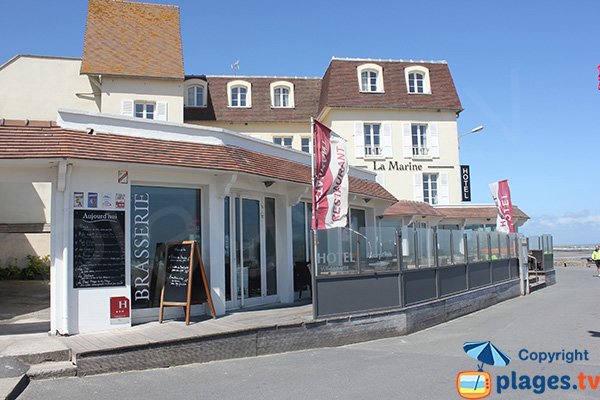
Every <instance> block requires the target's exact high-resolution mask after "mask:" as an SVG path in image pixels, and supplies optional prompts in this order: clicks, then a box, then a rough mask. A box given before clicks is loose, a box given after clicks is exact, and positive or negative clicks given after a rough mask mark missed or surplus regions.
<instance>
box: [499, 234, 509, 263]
mask: <svg viewBox="0 0 600 400" xmlns="http://www.w3.org/2000/svg"><path fill="white" fill-rule="evenodd" d="M498 247H499V251H500V254H499V255H498V258H510V256H509V253H508V234H506V233H499V234H498Z"/></svg>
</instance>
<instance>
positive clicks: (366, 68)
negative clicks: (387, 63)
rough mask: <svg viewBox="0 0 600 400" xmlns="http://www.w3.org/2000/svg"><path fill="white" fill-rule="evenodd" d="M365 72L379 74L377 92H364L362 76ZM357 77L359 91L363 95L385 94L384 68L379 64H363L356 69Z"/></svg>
mask: <svg viewBox="0 0 600 400" xmlns="http://www.w3.org/2000/svg"><path fill="white" fill-rule="evenodd" d="M364 72H375V73H376V74H377V80H376V83H375V85H376V90H363V87H362V74H363V73H364ZM356 77H357V79H358V91H359V92H361V93H384V88H383V67H382V66H381V65H378V64H371V63H369V64H362V65H359V66H358V67H356Z"/></svg>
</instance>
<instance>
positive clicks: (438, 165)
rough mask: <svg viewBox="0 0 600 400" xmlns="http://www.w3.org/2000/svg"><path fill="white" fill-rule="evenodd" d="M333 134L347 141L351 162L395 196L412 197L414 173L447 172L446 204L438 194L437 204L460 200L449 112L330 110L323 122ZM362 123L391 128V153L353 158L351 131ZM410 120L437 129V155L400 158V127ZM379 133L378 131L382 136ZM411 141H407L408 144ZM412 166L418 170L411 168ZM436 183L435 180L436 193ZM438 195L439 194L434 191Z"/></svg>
mask: <svg viewBox="0 0 600 400" xmlns="http://www.w3.org/2000/svg"><path fill="white" fill-rule="evenodd" d="M323 122H324V123H325V124H326V125H327V126H330V127H331V129H333V130H334V131H335V132H336V133H338V134H339V135H341V136H343V137H344V138H346V140H348V153H349V155H350V156H349V158H350V160H352V161H351V164H352V165H356V166H364V167H365V168H367V169H369V170H371V171H377V172H378V173H380V176H381V178H382V181H381V182H382V184H383V186H384V187H385V188H386V189H387V190H388V191H390V192H391V193H392V194H393V195H394V196H396V197H397V198H398V199H405V200H416V199H417V197H416V194H415V185H414V179H415V178H414V175H415V174H423V173H439V174H448V198H447V200H446V203H444V202H443V200H442V199H441V197H440V196H439V197H440V204H457V203H460V202H461V180H460V161H459V152H458V131H457V124H456V115H455V113H453V112H450V111H439V112H436V111H398V110H381V109H377V110H365V109H348V110H345V109H344V110H341V109H333V110H331V111H330V112H328V113H327V114H326V116H325V119H324V121H323ZM363 123H379V124H382V129H383V124H389V126H390V128H391V155H390V156H387V157H385V156H378V157H362V158H357V153H356V151H355V150H356V148H355V143H356V140H355V136H356V135H355V131H356V127H357V125H358V126H360V127H362V124H363ZM412 123H419V124H433V125H435V126H436V128H437V133H438V142H439V143H438V144H439V157H429V158H413V157H412V156H411V157H404V154H403V147H404V145H405V142H406V141H405V140H404V134H403V132H404V126H405V125H406V124H408V125H410V124H412ZM382 136H383V132H382V133H381V134H380V137H381V139H383V137H382ZM409 144H411V143H409ZM390 162H392V163H393V164H394V166H395V164H396V162H397V164H398V165H405V166H406V165H407V164H409V163H410V165H411V168H406V169H405V170H399V169H400V168H398V169H396V168H390ZM412 166H416V168H417V169H418V170H417V171H415V170H414V169H413V168H412ZM439 190H440V182H439V181H438V192H439ZM438 195H439V193H438Z"/></svg>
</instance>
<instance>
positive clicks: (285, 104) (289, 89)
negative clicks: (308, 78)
mask: <svg viewBox="0 0 600 400" xmlns="http://www.w3.org/2000/svg"><path fill="white" fill-rule="evenodd" d="M271 107H273V108H294V85H293V84H291V83H290V82H285V81H279V82H273V83H271Z"/></svg>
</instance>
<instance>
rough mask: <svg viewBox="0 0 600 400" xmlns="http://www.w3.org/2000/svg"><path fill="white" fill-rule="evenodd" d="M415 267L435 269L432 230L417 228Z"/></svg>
mask: <svg viewBox="0 0 600 400" xmlns="http://www.w3.org/2000/svg"><path fill="white" fill-rule="evenodd" d="M416 237H417V265H418V267H419V268H430V267H435V257H434V254H435V253H434V247H433V246H434V241H433V229H431V228H417V229H416Z"/></svg>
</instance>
